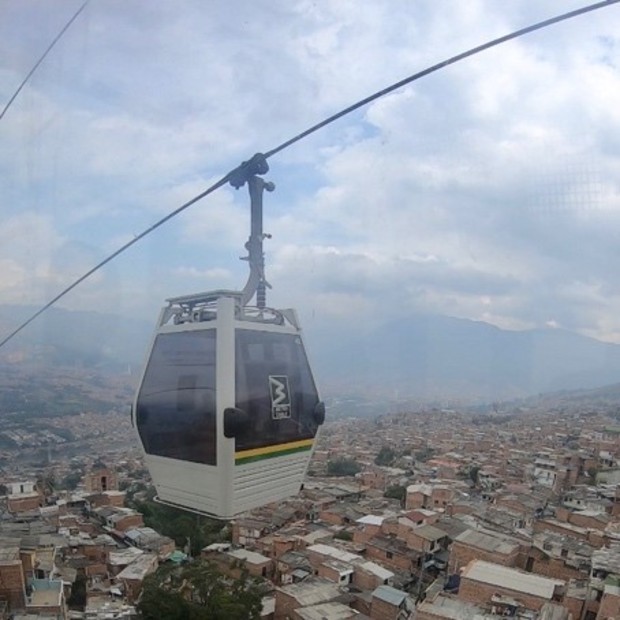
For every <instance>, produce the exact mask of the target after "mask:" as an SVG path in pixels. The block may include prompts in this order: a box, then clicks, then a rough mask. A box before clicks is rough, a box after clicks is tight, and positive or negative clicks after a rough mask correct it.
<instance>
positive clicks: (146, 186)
mask: <svg viewBox="0 0 620 620" xmlns="http://www.w3.org/2000/svg"><path fill="white" fill-rule="evenodd" d="M61 5H62V8H59V7H61ZM61 5H58V4H53V5H52V4H50V3H46V2H35V1H33V3H20V4H19V6H17V5H11V6H7V5H3V7H2V8H1V9H0V11H3V14H1V15H0V96H2V97H4V98H5V99H6V98H7V97H8V96H10V94H11V93H12V90H13V89H14V88H15V87H16V84H17V83H19V79H20V78H21V77H22V76H23V75H25V73H26V72H27V71H28V70H29V68H30V66H31V65H32V62H33V61H34V59H36V58H37V55H38V54H39V53H40V52H41V46H42V41H47V40H51V38H52V37H53V36H54V35H55V34H56V33H57V31H58V29H59V28H60V27H61V26H62V24H64V22H65V21H66V19H68V17H69V15H70V14H71V12H72V11H74V10H75V9H76V8H77V6H78V5H77V4H76V5H75V6H74V5H73V3H70V2H67V3H61ZM578 5H579V4H578V3H577V2H571V3H570V6H568V5H566V6H565V5H563V6H562V7H561V10H569V9H570V8H574V7H577V6H578ZM558 10H560V8H559V7H558V5H557V3H555V2H551V1H550V0H546V1H544V2H540V3H529V2H525V1H518V2H512V3H495V2H492V1H491V0H476V1H473V2H461V1H457V0H448V1H446V2H443V3H436V2H432V1H431V0H425V1H421V2H415V3H412V2H408V1H406V0H396V1H394V2H392V1H391V0H390V1H387V0H386V1H377V2H373V3H365V4H364V3H362V4H360V3H359V2H354V1H353V0H343V1H342V2H335V3H322V4H321V3H319V4H317V3H314V2H310V1H309V0H299V1H297V2H276V3H271V4H270V5H269V6H266V5H264V4H257V3H250V2H243V3H237V4H235V5H231V4H230V3H226V2H210V3H203V2H194V1H189V0H188V2H185V3H183V5H182V8H179V6H177V5H176V4H174V5H173V4H169V3H164V2H153V3H147V4H145V3H141V4H131V3H129V4H128V3H126V2H121V1H118V0H110V1H109V2H106V3H90V4H89V6H88V8H87V10H86V11H85V12H84V14H83V15H82V16H80V18H79V19H78V21H76V23H75V24H74V26H73V27H72V28H71V29H70V30H69V31H68V32H67V35H66V36H65V37H64V38H63V40H62V41H61V43H60V44H59V46H57V48H56V49H55V50H54V51H53V53H52V54H50V56H49V58H48V59H47V60H46V61H45V63H44V64H43V65H41V67H40V69H39V71H38V72H37V74H36V75H35V77H34V78H33V79H32V80H31V82H30V83H29V84H28V86H27V88H26V89H24V91H23V93H22V94H21V95H20V97H19V98H18V99H17V100H16V102H15V103H14V105H13V107H12V108H11V110H10V111H9V113H8V114H7V116H6V117H5V118H4V119H3V120H2V121H0V138H1V140H2V143H3V149H2V150H1V151H0V196H2V216H3V219H4V221H5V224H4V225H3V229H2V230H0V242H1V244H0V268H1V269H2V273H3V274H4V276H3V279H2V282H1V283H0V303H1V302H8V301H15V300H19V299H29V300H37V299H41V298H42V297H44V296H45V295H46V294H51V292H52V290H54V291H56V290H57V287H58V286H62V285H63V283H67V282H69V281H70V280H71V278H73V277H76V276H77V275H80V273H81V270H83V269H84V268H85V266H86V267H91V266H92V265H93V264H95V263H96V262H98V261H99V260H101V258H102V257H103V256H104V255H105V253H106V252H111V251H114V250H115V249H116V248H117V247H120V245H122V244H123V243H125V242H126V241H127V240H130V239H131V238H133V237H134V236H135V235H137V234H139V233H140V232H141V231H142V230H144V229H145V228H146V227H148V226H150V225H151V224H153V222H154V221H155V220H156V219H157V218H159V217H162V216H164V215H165V214H167V213H169V212H170V211H172V210H173V209H175V208H176V207H178V206H179V205H180V204H183V203H184V202H185V201H187V200H188V199H189V198H191V197H192V196H194V195H196V194H198V193H200V192H202V191H204V189H205V188H206V187H208V186H209V184H210V183H212V182H213V181H214V180H216V179H218V178H219V177H220V176H221V175H223V174H224V173H226V172H227V171H228V170H229V169H230V168H231V167H233V166H235V165H237V164H238V163H240V161H241V160H242V159H247V158H248V157H249V156H251V155H252V154H253V153H254V152H255V151H257V150H259V149H266V148H271V147H273V146H275V145H277V144H278V143H280V142H281V141H282V140H284V139H287V138H289V137H291V136H292V135H294V134H296V133H297V132H298V131H300V130H302V129H304V128H305V127H307V126H309V125H310V124H312V123H314V122H317V121H319V120H321V119H322V118H324V117H325V116H327V115H329V114H331V113H333V112H335V111H337V110H338V109H339V108H341V107H343V106H346V105H348V104H350V103H352V102H354V101H355V100H356V99H358V98H360V97H363V96H366V95H368V94H370V93H371V92H373V91H374V90H376V89H379V88H382V87H384V86H386V85H388V84H389V83H390V82H392V81H396V80H398V79H401V78H403V77H405V76H407V75H410V74H412V73H414V72H416V71H418V70H420V69H422V68H424V67H426V66H428V65H430V64H433V63H435V62H438V61H440V60H442V59H444V58H446V57H448V56H451V55H453V54H456V53H459V52H461V51H463V50H465V49H467V48H468V47H471V46H473V45H477V44H480V43H482V42H484V41H486V40H489V39H491V38H494V37H496V36H499V35H502V34H505V33H506V32H508V31H509V30H511V29H515V28H518V27H522V26H524V25H527V24H528V23H532V22H533V21H537V20H539V19H543V18H545V17H549V16H551V15H552V14H553V13H555V12H557V11H558ZM619 26H620V11H619V10H618V8H617V7H609V8H608V9H605V10H602V11H599V12H598V13H596V14H592V15H587V16H583V17H581V18H578V19H576V20H574V21H572V22H570V23H566V24H562V25H558V26H554V27H553V28H550V29H548V30H545V31H543V32H539V33H535V34H532V35H529V36H527V37H525V38H523V39H520V40H518V41H513V42H511V43H508V44H506V45H504V46H501V47H498V48H496V49H493V50H489V51H487V52H484V53H483V54H481V55H479V56H477V57H475V58H471V59H468V60H467V61H465V62H463V63H460V64H458V65H454V66H452V67H450V68H447V69H446V70H442V71H440V72H437V73H436V74H434V75H432V76H429V77H427V78H425V79H423V80H420V81H419V82H416V83H415V84H412V85H410V86H407V87H406V88H403V89H401V90H400V91H398V92H395V93H393V94H391V95H389V96H388V97H385V98H383V99H381V100H379V101H376V102H375V103H373V104H371V105H370V106H368V107H366V108H364V109H363V110H360V111H358V112H356V113H355V114H353V115H351V116H349V117H348V118H345V119H342V120H340V121H338V122H337V123H336V124H334V125H333V126H331V127H329V128H327V129H326V130H324V131H321V132H320V133H318V134H317V135H315V136H313V137H311V138H310V139H308V140H307V141H304V142H302V143H299V144H297V145H295V146H294V147H292V148H291V149H290V150H288V151H286V152H284V153H282V154H280V155H278V156H277V157H274V158H273V159H272V160H270V164H271V167H272V170H271V172H270V174H269V175H268V178H269V179H270V180H273V181H275V182H276V185H277V187H278V189H277V191H276V192H275V193H274V194H271V195H268V196H267V197H266V199H265V230H266V231H267V232H269V233H273V239H271V240H268V241H266V243H265V251H266V255H267V277H268V279H269V280H270V282H272V284H273V285H274V291H273V292H272V293H271V295H272V299H274V300H277V301H278V303H281V304H282V305H291V304H292V303H293V302H294V303H296V304H298V305H300V306H303V307H304V309H305V310H306V311H309V310H310V309H312V311H313V312H314V313H315V316H321V315H325V316H333V317H336V316H342V315H343V314H345V315H346V314H347V312H348V310H347V309H348V308H355V309H356V312H359V313H360V315H361V314H362V310H363V311H364V312H365V313H369V314H372V315H373V317H377V318H379V319H380V318H381V317H383V316H387V315H395V314H406V312H407V311H410V310H412V309H417V310H423V311H429V312H431V311H437V312H444V313H449V314H456V315H458V316H466V317H470V318H476V319H484V320H489V321H491V322H493V323H495V324H497V325H501V326H504V327H529V326H542V325H545V324H551V323H553V324H556V323H557V324H558V325H561V326H562V327H566V328H568V329H575V330H579V331H581V332H583V333H587V334H589V335H598V336H599V337H602V338H603V337H604V338H612V339H616V340H620V325H619V324H618V322H617V319H616V318H615V317H617V316H620V313H619V312H618V311H619V310H620V299H619V295H620V278H619V276H618V274H617V270H615V269H613V268H610V265H614V264H615V259H617V258H618V252H619V250H618V249H617V248H618V247H620V246H619V244H618V235H617V233H616V232H615V231H616V230H617V229H618V228H617V227H618V214H619V213H620V187H619V181H618V179H619V178H620V176H619V173H620V140H618V138H617V135H618V131H617V130H618V126H619V124H620V75H619V73H618V61H617V50H618V49H619V46H620V43H619V38H618V36H617V34H616V33H617V32H618V27H619ZM248 203H249V201H248V198H247V191H246V190H245V189H243V190H240V191H239V192H234V191H233V190H232V189H226V190H220V191H218V192H216V193H215V194H213V195H212V196H209V197H208V198H206V199H205V200H203V201H201V202H200V203H199V204H197V205H195V206H193V207H191V209H188V210H187V211H186V212H185V213H184V214H183V215H181V216H180V217H179V218H177V219H176V220H175V221H174V223H170V224H167V225H166V227H165V229H164V228H162V229H160V231H158V232H157V233H155V234H154V235H152V236H151V237H150V238H149V239H148V240H145V241H141V242H140V243H139V244H138V245H136V246H135V247H134V248H133V249H132V250H131V251H130V252H131V254H127V256H126V257H121V258H119V259H118V261H117V262H116V263H115V264H114V266H110V267H107V268H106V269H105V270H104V271H103V272H102V274H101V275H100V276H99V279H95V280H93V281H91V282H90V283H89V284H88V285H84V289H83V291H81V292H80V293H79V294H77V291H76V294H75V295H73V294H72V296H71V297H70V298H69V299H67V303H68V304H69V305H71V304H73V305H79V306H80V307H86V306H87V305H88V304H93V306H97V307H101V306H102V305H105V306H106V307H110V308H120V309H123V310H127V311H131V312H135V311H137V309H138V308H143V309H148V308H152V307H154V306H155V307H156V306H158V305H159V303H160V302H161V299H163V298H165V297H167V296H171V295H176V294H183V293H188V292H191V289H192V287H197V288H198V289H200V290H202V289H204V288H205V287H211V286H212V287H213V288H219V287H220V286H234V284H235V283H236V282H238V283H239V284H238V286H241V285H242V283H243V280H244V277H245V273H246V271H245V268H246V266H245V264H243V263H240V262H239V261H238V257H239V256H241V255H242V254H243V253H244V250H243V244H244V243H245V241H246V240H247V237H248V234H249V207H248ZM7 223H8V224H7ZM11 226H12V228H11ZM62 257H70V260H69V259H65V258H62ZM203 284H204V286H203ZM550 322H551V323H550Z"/></svg>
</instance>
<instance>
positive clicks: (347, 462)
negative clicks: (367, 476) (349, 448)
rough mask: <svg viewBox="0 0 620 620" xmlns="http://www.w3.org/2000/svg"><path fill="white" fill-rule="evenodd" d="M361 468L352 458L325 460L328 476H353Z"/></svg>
mask: <svg viewBox="0 0 620 620" xmlns="http://www.w3.org/2000/svg"><path fill="white" fill-rule="evenodd" d="M361 469H362V467H361V465H360V464H359V463H358V462H357V461H354V460H353V459H345V458H340V459H336V460H335V461H328V462H327V475H328V476H355V474H357V473H358V472H359V471H361Z"/></svg>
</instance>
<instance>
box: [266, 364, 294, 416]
mask: <svg viewBox="0 0 620 620" xmlns="http://www.w3.org/2000/svg"><path fill="white" fill-rule="evenodd" d="M269 394H270V395H271V417H272V419H274V420H283V419H285V418H290V417H291V396H290V391H289V389H288V377H287V376H286V375H269Z"/></svg>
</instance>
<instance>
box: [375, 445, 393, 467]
mask: <svg viewBox="0 0 620 620" xmlns="http://www.w3.org/2000/svg"><path fill="white" fill-rule="evenodd" d="M395 459H396V452H394V450H392V448H390V447H389V446H383V447H382V448H381V450H379V454H377V456H376V458H375V465H391V464H392V463H393V462H394V460H395Z"/></svg>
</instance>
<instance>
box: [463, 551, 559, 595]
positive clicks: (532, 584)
mask: <svg viewBox="0 0 620 620" xmlns="http://www.w3.org/2000/svg"><path fill="white" fill-rule="evenodd" d="M462 578H463V579H472V580H474V581H479V582H481V583H488V584H490V585H494V586H499V587H502V588H506V589H507V590H512V591H513V592H523V593H524V594H532V595H533V596H539V597H540V598H544V599H548V600H550V599H551V598H552V597H553V593H554V590H555V588H556V586H560V585H565V584H566V582H565V581H562V580H560V579H549V578H548V577H541V576H539V575H532V574H530V573H524V572H521V571H519V570H516V569H514V568H508V567H507V566H501V565H499V564H493V563H492V562H484V561H482V560H473V561H472V562H470V563H469V564H468V565H467V567H466V568H465V570H464V571H463V575H462Z"/></svg>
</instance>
